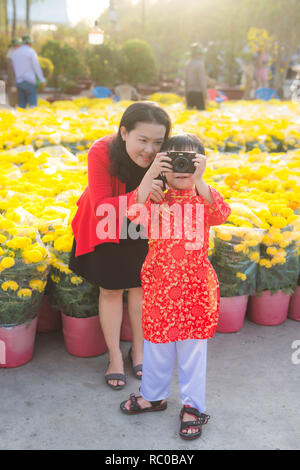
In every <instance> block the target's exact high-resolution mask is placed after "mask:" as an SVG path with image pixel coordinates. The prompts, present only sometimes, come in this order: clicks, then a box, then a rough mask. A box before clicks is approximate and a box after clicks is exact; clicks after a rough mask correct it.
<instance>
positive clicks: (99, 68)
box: [85, 44, 120, 86]
mask: <svg viewBox="0 0 300 470" xmlns="http://www.w3.org/2000/svg"><path fill="white" fill-rule="evenodd" d="M119 62H120V59H119V54H118V52H117V51H116V50H115V49H114V48H112V47H111V46H110V45H104V44H103V45H99V46H91V47H89V48H88V49H87V50H86V51H85V63H86V65H87V67H88V69H89V72H90V76H91V79H92V80H93V81H94V82H95V85H96V86H112V84H113V83H114V82H115V80H116V79H117V76H118V65H119Z"/></svg>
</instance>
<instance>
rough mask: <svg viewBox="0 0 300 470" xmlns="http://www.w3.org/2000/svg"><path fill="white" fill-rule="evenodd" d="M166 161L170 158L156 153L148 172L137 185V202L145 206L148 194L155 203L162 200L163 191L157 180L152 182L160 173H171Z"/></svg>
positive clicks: (163, 153)
mask: <svg viewBox="0 0 300 470" xmlns="http://www.w3.org/2000/svg"><path fill="white" fill-rule="evenodd" d="M167 160H170V161H171V158H170V157H168V156H167V154H166V153H165V152H162V153H158V154H157V155H156V157H155V159H154V160H153V162H152V164H151V166H150V168H149V170H148V171H147V172H146V174H145V176H144V178H143V179H142V181H141V184H140V185H139V189H138V194H137V202H138V203H141V204H145V202H146V201H147V198H148V197H149V194H150V193H151V199H152V200H153V201H155V202H159V201H161V200H162V199H163V197H164V195H163V191H162V188H161V186H160V182H159V181H158V180H156V181H154V180H155V178H157V177H158V175H160V173H167V172H170V171H172V165H171V164H170V163H167Z"/></svg>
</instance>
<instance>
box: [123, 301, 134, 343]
mask: <svg viewBox="0 0 300 470" xmlns="http://www.w3.org/2000/svg"><path fill="white" fill-rule="evenodd" d="M120 337H121V340H122V341H132V331H131V326H130V321H129V314H128V304H127V303H126V302H124V303H123V320H122V325H121V336H120Z"/></svg>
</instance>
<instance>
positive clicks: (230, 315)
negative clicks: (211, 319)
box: [217, 295, 248, 333]
mask: <svg viewBox="0 0 300 470" xmlns="http://www.w3.org/2000/svg"><path fill="white" fill-rule="evenodd" d="M247 302H248V295H238V296H235V297H221V298H220V312H219V321H218V326H217V332H218V333H234V332H236V331H239V330H240V329H241V328H242V327H243V324H244V319H245V315H246V309H247Z"/></svg>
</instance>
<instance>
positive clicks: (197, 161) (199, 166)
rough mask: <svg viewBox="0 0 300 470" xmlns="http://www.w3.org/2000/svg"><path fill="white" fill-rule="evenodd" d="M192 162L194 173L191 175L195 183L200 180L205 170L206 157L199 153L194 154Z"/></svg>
mask: <svg viewBox="0 0 300 470" xmlns="http://www.w3.org/2000/svg"><path fill="white" fill-rule="evenodd" d="M193 162H194V165H195V168H196V170H195V172H194V173H193V178H194V182H195V183H197V182H199V181H200V180H201V179H202V176H203V175H204V172H205V169H206V156H205V155H201V154H199V153H197V154H196V156H195V158H193Z"/></svg>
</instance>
